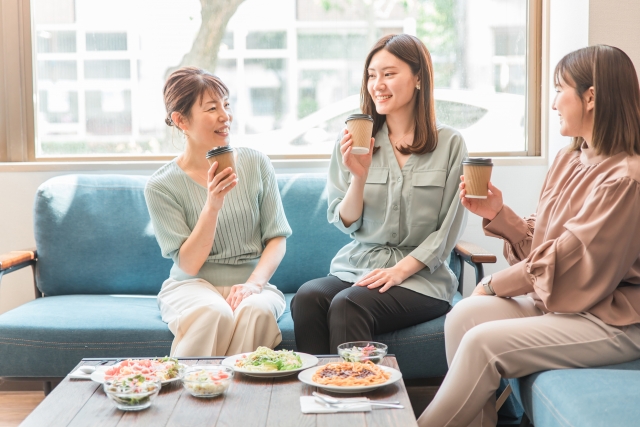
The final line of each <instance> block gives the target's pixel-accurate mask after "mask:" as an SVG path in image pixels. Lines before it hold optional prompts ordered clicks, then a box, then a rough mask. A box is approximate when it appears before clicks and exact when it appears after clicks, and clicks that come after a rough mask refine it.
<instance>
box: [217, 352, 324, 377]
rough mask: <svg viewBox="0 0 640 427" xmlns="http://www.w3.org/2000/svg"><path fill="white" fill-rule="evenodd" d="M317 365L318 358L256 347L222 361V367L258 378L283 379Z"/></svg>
mask: <svg viewBox="0 0 640 427" xmlns="http://www.w3.org/2000/svg"><path fill="white" fill-rule="evenodd" d="M317 364H318V358H317V357H315V356H312V355H310V354H306V353H298V352H297V351H292V350H277V351H276V350H271V349H270V348H268V347H258V349H257V350H256V351H254V352H252V353H242V354H236V355H235V356H230V357H227V358H226V359H224V360H223V361H222V363H221V365H223V366H228V367H230V368H233V370H234V371H235V372H240V373H242V374H244V375H249V376H251V377H260V378H275V377H284V376H287V375H291V374H295V373H296V372H300V371H302V370H304V369H308V368H311V367H312V366H316V365H317Z"/></svg>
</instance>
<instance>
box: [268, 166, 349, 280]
mask: <svg viewBox="0 0 640 427" xmlns="http://www.w3.org/2000/svg"><path fill="white" fill-rule="evenodd" d="M326 182H327V177H326V175H325V174H300V175H278V186H279V188H280V195H281V197H282V204H283V206H284V211H285V213H286V215H287V220H288V221H289V225H290V226H291V229H292V230H293V234H292V235H291V237H289V238H288V239H287V254H286V255H285V257H284V259H283V260H282V263H281V264H280V266H279V267H278V270H277V271H276V273H275V274H274V275H273V278H272V279H271V283H273V284H274V285H276V286H277V287H278V288H279V289H280V290H281V291H282V292H284V293H293V292H296V291H297V290H298V288H300V286H302V285H303V284H304V283H306V282H308V281H309V280H313V279H317V278H319V277H325V276H326V275H327V274H329V266H330V265H331V260H332V259H333V257H334V256H335V255H336V254H337V253H338V251H339V250H340V248H342V247H343V246H344V245H346V244H347V243H349V242H350V241H351V237H350V236H349V235H347V234H344V233H343V232H341V231H340V230H338V229H337V228H336V227H335V226H334V225H332V224H329V223H328V221H327V207H328V202H327V192H326V191H325V186H326Z"/></svg>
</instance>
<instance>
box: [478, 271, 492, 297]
mask: <svg viewBox="0 0 640 427" xmlns="http://www.w3.org/2000/svg"><path fill="white" fill-rule="evenodd" d="M480 284H481V285H482V287H483V288H484V292H485V293H486V294H487V295H495V294H496V293H495V292H494V290H493V288H492V287H491V274H490V275H488V276H484V277H483V278H482V280H481V281H480Z"/></svg>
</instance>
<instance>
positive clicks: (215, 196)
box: [206, 162, 238, 212]
mask: <svg viewBox="0 0 640 427" xmlns="http://www.w3.org/2000/svg"><path fill="white" fill-rule="evenodd" d="M218 166H219V165H218V162H213V163H212V164H211V167H210V168H209V171H208V172H207V202H206V203H207V204H208V205H209V206H210V207H211V208H212V209H214V210H215V211H217V212H219V211H220V209H222V205H223V204H224V196H226V195H227V193H229V191H231V190H232V189H233V188H234V187H235V186H236V184H238V180H237V179H236V178H237V175H236V174H235V172H233V169H232V168H231V167H226V168H224V169H222V170H221V171H220V172H216V171H217V170H218Z"/></svg>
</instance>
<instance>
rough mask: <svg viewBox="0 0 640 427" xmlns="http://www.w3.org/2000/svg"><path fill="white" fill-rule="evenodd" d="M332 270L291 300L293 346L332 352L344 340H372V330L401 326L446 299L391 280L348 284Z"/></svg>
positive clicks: (438, 308)
mask: <svg viewBox="0 0 640 427" xmlns="http://www.w3.org/2000/svg"><path fill="white" fill-rule="evenodd" d="M352 285H353V284H352V283H349V282H343V281H342V280H340V279H338V278H337V277H335V276H327V277H323V278H320V279H315V280H311V281H309V282H307V283H305V284H304V285H302V286H301V287H300V289H299V290H298V292H296V295H295V296H294V297H293V300H292V301H291V315H292V317H293V326H294V332H295V336H296V344H297V347H298V350H299V351H301V352H304V353H310V354H336V353H337V347H338V345H340V344H342V343H344V342H348V341H372V340H373V336H374V335H378V334H383V333H385V332H391V331H395V330H397V329H402V328H406V327H409V326H412V325H417V324H418V323H422V322H426V321H428V320H432V319H435V318H437V317H440V316H442V315H443V314H445V313H447V312H448V311H449V309H450V308H451V306H450V305H449V303H448V302H446V301H442V300H438V299H435V298H431V297H429V296H426V295H422V294H419V293H417V292H414V291H412V290H409V289H404V288H401V287H399V286H393V287H392V288H390V289H389V290H388V291H386V292H385V293H382V294H381V293H380V292H379V291H380V288H378V289H367V288H366V287H360V286H352Z"/></svg>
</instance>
